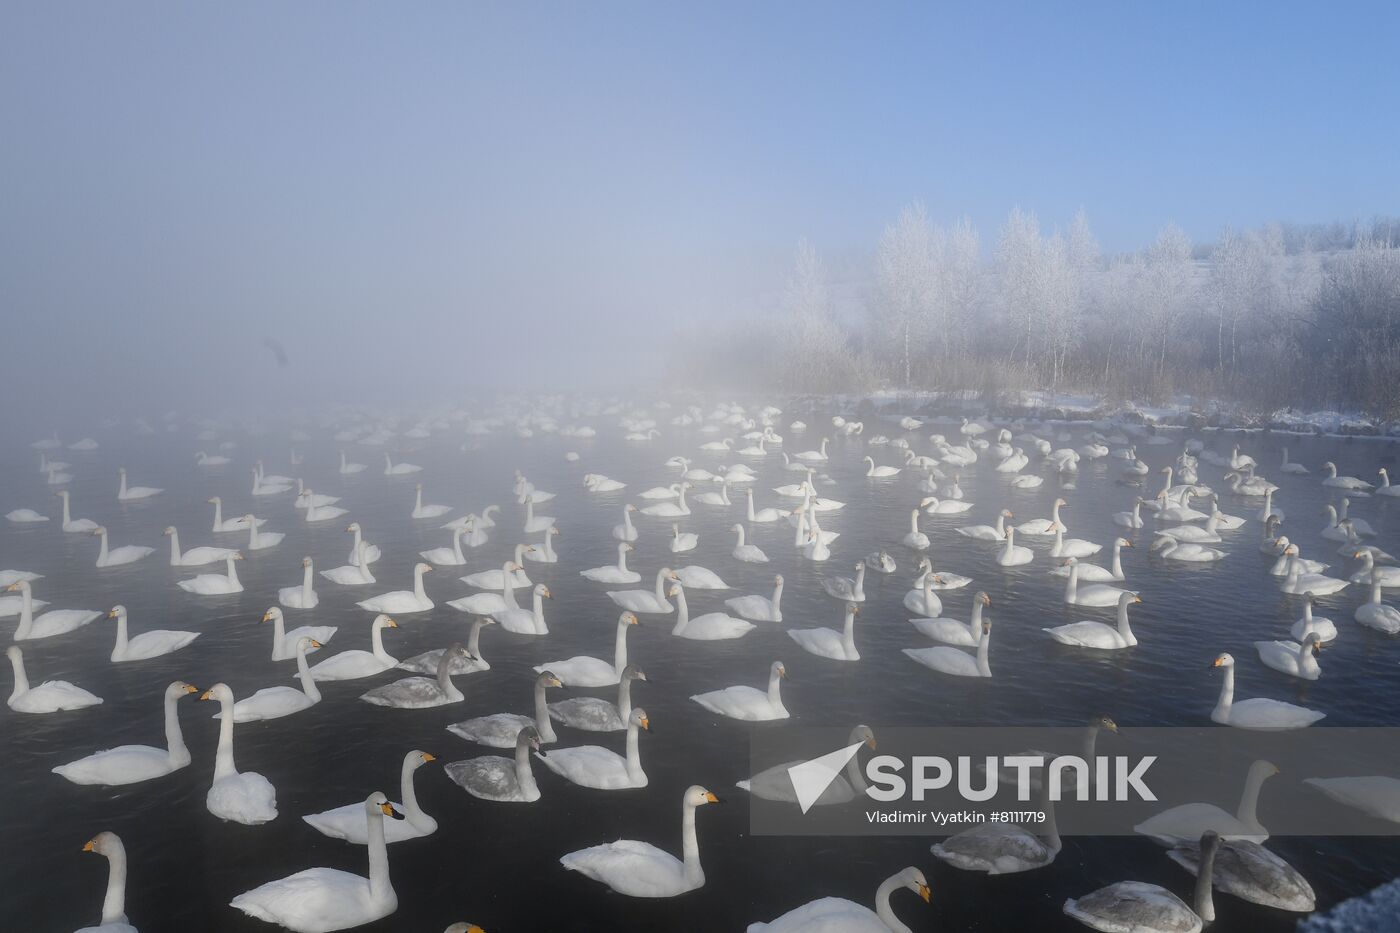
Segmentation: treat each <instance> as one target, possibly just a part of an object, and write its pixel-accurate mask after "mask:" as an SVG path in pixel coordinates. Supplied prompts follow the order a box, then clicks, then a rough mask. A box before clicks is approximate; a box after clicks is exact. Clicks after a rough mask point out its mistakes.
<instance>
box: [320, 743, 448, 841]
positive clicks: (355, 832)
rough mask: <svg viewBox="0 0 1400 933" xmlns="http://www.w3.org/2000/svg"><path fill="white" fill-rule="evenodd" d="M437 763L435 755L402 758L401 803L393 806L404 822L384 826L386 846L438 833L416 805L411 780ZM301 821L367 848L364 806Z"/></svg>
mask: <svg viewBox="0 0 1400 933" xmlns="http://www.w3.org/2000/svg"><path fill="white" fill-rule="evenodd" d="M436 760H437V757H436V756H435V755H430V754H428V753H427V752H420V751H418V750H417V749H415V750H413V751H411V752H409V753H408V754H406V755H404V758H403V767H402V768H401V769H400V773H399V791H400V796H401V797H402V798H403V802H402V803H399V802H398V801H394V802H393V803H392V806H393V808H394V809H395V810H397V811H399V812H400V813H402V814H403V816H404V818H403V819H402V820H395V821H394V822H392V823H388V824H386V825H385V826H384V841H385V842H386V843H394V842H403V841H404V840H405V839H419V838H422V837H423V836H431V835H432V834H433V833H435V832H437V828H438V824H437V820H435V819H433V818H432V817H431V816H429V815H428V814H427V813H424V812H423V808H422V807H420V806H419V805H418V794H417V793H416V792H415V788H414V786H413V776H414V774H416V773H417V771H418V769H419V768H421V767H423V766H424V765H426V764H428V763H429V762H432V761H436ZM302 820H303V821H304V822H305V823H306V824H307V825H309V826H310V827H311V828H312V829H314V830H316V831H317V832H319V833H320V834H321V835H323V836H329V837H331V838H332V839H343V840H345V841H346V842H348V843H351V844H352V845H357V846H363V845H368V844H369V820H368V819H367V818H366V814H365V805H364V804H363V803H350V804H346V805H345V806H343V807H336V808H335V809H333V810H322V811H321V812H320V813H309V814H307V815H306V816H303V817H302Z"/></svg>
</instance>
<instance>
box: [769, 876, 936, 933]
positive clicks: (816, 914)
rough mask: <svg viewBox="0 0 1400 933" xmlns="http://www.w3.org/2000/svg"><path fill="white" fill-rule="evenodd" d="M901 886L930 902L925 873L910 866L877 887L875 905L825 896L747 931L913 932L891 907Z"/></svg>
mask: <svg viewBox="0 0 1400 933" xmlns="http://www.w3.org/2000/svg"><path fill="white" fill-rule="evenodd" d="M900 888H905V889H907V890H910V891H913V892H914V893H915V894H917V895H919V897H921V898H923V899H924V903H925V904H927V903H928V902H929V898H930V897H931V896H932V895H931V894H930V892H929V886H928V881H927V879H925V878H924V873H923V872H921V871H919V870H918V869H917V868H914V867H912V866H911V867H909V868H906V869H904V870H903V871H901V872H898V873H897V874H894V875H891V876H890V877H888V878H886V879H885V880H884V881H883V882H881V884H880V886H879V887H878V888H876V889H875V909H874V910H873V911H872V910H871V909H870V908H868V907H866V906H864V905H862V904H857V903H855V902H854V901H848V900H846V899H845V898H844V897H823V898H819V899H818V900H815V901H809V902H808V903H806V904H803V905H802V906H801V907H795V908H793V909H792V910H789V911H788V912H787V913H785V914H783V915H782V916H781V917H778V918H777V919H775V920H772V921H770V922H768V923H750V924H749V926H748V931H747V933H824V931H829V933H911V931H910V929H909V927H908V926H906V925H905V924H904V923H903V922H902V921H900V919H899V918H898V917H897V916H895V913H894V910H893V908H891V907H890V895H891V894H893V893H894V892H895V891H898V890H899V889H900Z"/></svg>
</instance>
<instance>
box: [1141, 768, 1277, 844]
mask: <svg viewBox="0 0 1400 933" xmlns="http://www.w3.org/2000/svg"><path fill="white" fill-rule="evenodd" d="M1278 773H1279V771H1278V768H1277V767H1275V766H1274V765H1273V764H1272V763H1271V762H1268V761H1256V762H1254V763H1253V764H1251V765H1250V766H1249V771H1248V773H1247V774H1246V775H1245V779H1244V791H1243V792H1242V793H1241V794H1240V803H1239V806H1238V807H1236V808H1235V812H1234V814H1233V815H1232V814H1230V813H1227V812H1225V811H1224V810H1222V809H1220V807H1217V806H1216V805H1215V804H1211V803H1184V804H1181V805H1179V806H1175V807H1169V808H1168V809H1166V810H1163V811H1162V812H1161V813H1158V814H1155V815H1153V816H1150V817H1148V818H1147V819H1145V820H1143V821H1142V822H1141V823H1139V824H1137V825H1136V826H1134V827H1133V830H1134V831H1135V832H1138V833H1141V834H1142V835H1144V836H1148V837H1149V838H1151V839H1154V840H1156V841H1157V842H1159V843H1161V844H1162V845H1164V846H1175V845H1180V844H1182V843H1184V842H1191V841H1193V840H1196V839H1199V838H1201V834H1202V833H1204V832H1208V831H1214V832H1216V833H1219V834H1220V836H1221V838H1223V839H1231V840H1247V841H1249V842H1264V841H1265V840H1266V839H1268V838H1269V831H1268V830H1267V829H1265V828H1264V826H1263V824H1261V823H1260V822H1259V815H1258V810H1259V791H1260V789H1261V788H1262V787H1263V786H1264V782H1265V781H1267V780H1268V779H1269V778H1271V777H1273V776H1274V775H1275V774H1278Z"/></svg>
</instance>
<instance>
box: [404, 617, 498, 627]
mask: <svg viewBox="0 0 1400 933" xmlns="http://www.w3.org/2000/svg"><path fill="white" fill-rule="evenodd" d="M495 624H496V620H495V619H493V618H491V617H490V616H477V617H476V619H475V620H474V621H473V622H472V626H473V627H475V626H480V625H495ZM397 627H398V626H397V624H395V628H397Z"/></svg>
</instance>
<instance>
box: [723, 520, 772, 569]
mask: <svg viewBox="0 0 1400 933" xmlns="http://www.w3.org/2000/svg"><path fill="white" fill-rule="evenodd" d="M729 530H730V531H733V532H737V533H738V535H739V541H738V543H737V544H735V545H734V550H733V552H732V553H733V556H734V559H735V560H739V561H743V562H744V563H746V564H766V563H768V555H767V554H765V553H763V549H762V548H760V547H759V546H758V545H756V544H745V543H744V526H743V525H738V524H736V525H731V526H730V528H729Z"/></svg>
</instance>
